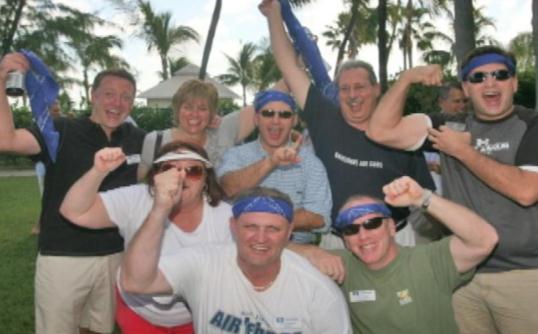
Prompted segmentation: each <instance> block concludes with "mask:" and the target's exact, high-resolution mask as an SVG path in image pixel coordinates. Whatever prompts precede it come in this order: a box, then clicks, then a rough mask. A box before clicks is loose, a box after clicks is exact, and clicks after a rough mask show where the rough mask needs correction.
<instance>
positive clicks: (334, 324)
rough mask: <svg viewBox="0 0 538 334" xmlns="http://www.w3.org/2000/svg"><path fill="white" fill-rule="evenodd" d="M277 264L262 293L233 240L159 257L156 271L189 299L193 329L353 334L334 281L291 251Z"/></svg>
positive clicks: (218, 331)
mask: <svg viewBox="0 0 538 334" xmlns="http://www.w3.org/2000/svg"><path fill="white" fill-rule="evenodd" d="M281 263H282V266H281V269H280V272H279V274H278V276H277V278H276V280H275V281H274V282H273V284H272V285H271V286H270V287H269V288H268V289H267V290H265V291H261V292H258V291H256V290H254V288H253V286H252V284H251V283H250V281H248V280H247V278H246V277H245V276H244V274H243V273H242V271H241V270H240V269H239V267H238V265H237V250H236V245H235V244H233V243H232V244H229V245H224V246H223V245H220V246H219V245H211V246H206V247H193V248H189V249H183V250H182V251H181V252H179V253H178V254H176V255H172V256H166V257H161V261H160V263H159V269H160V270H161V271H162V273H163V274H164V276H165V277H166V279H167V281H168V282H169V284H170V285H171V286H172V288H173V291H174V293H175V294H177V295H181V296H183V297H184V298H185V300H186V301H187V302H188V303H189V305H190V307H191V311H192V313H193V318H194V326H195V331H196V332H197V333H204V334H209V333H294V334H295V333H297V334H299V333H304V334H307V333H331V334H335V333H337V334H342V333H351V326H350V323H349V314H348V309H347V306H346V302H345V300H344V298H343V296H342V293H341V292H340V289H339V288H338V287H337V286H336V284H335V283H334V282H333V281H331V280H330V279H329V278H328V277H326V276H324V275H323V274H321V273H320V272H319V271H317V269H315V268H314V267H313V266H312V265H311V264H310V263H309V262H308V261H306V260H305V259H304V258H302V257H301V256H299V255H297V254H295V253H293V252H291V251H288V250H284V252H283V253H282V262H281Z"/></svg>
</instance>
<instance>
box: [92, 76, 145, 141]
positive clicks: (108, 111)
mask: <svg viewBox="0 0 538 334" xmlns="http://www.w3.org/2000/svg"><path fill="white" fill-rule="evenodd" d="M134 97H135V87H134V85H133V84H132V83H131V82H130V81H128V80H126V79H123V78H120V77H117V76H113V75H107V76H105V77H103V78H102V80H101V82H100V84H99V86H97V87H96V88H95V89H93V90H92V93H91V98H92V114H91V116H90V119H91V120H92V121H93V122H95V123H97V124H99V125H101V127H102V128H103V130H104V131H105V133H107V135H108V136H110V134H111V133H112V131H114V130H115V129H117V128H118V127H119V126H120V125H121V124H122V123H123V122H124V121H125V119H126V118H127V116H129V114H130V113H131V110H132V108H133V102H134Z"/></svg>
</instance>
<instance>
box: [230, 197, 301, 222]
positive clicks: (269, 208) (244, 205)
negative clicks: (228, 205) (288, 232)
mask: <svg viewBox="0 0 538 334" xmlns="http://www.w3.org/2000/svg"><path fill="white" fill-rule="evenodd" d="M247 212H267V213H274V214H277V215H281V216H282V217H284V218H286V219H287V220H288V222H289V223H291V221H292V220H293V206H292V205H291V204H290V203H289V202H287V201H285V200H282V199H279V198H273V197H268V196H249V197H245V198H242V199H240V200H238V201H236V202H235V203H234V205H233V206H232V213H233V216H234V218H236V219H237V218H238V217H239V216H241V215H242V214H243V213H247Z"/></svg>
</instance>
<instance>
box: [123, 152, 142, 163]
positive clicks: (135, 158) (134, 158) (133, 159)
mask: <svg viewBox="0 0 538 334" xmlns="http://www.w3.org/2000/svg"><path fill="white" fill-rule="evenodd" d="M125 163H126V164H128V165H133V164H138V163H140V154H131V155H128V156H127V157H126V159H125Z"/></svg>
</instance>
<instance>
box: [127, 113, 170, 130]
mask: <svg viewBox="0 0 538 334" xmlns="http://www.w3.org/2000/svg"><path fill="white" fill-rule="evenodd" d="M131 117H132V118H133V119H134V120H135V122H136V124H138V126H139V127H140V128H141V129H144V130H146V131H147V132H149V131H153V130H163V129H168V128H170V127H172V109H171V108H148V107H135V108H134V110H133V112H132V113H131Z"/></svg>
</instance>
